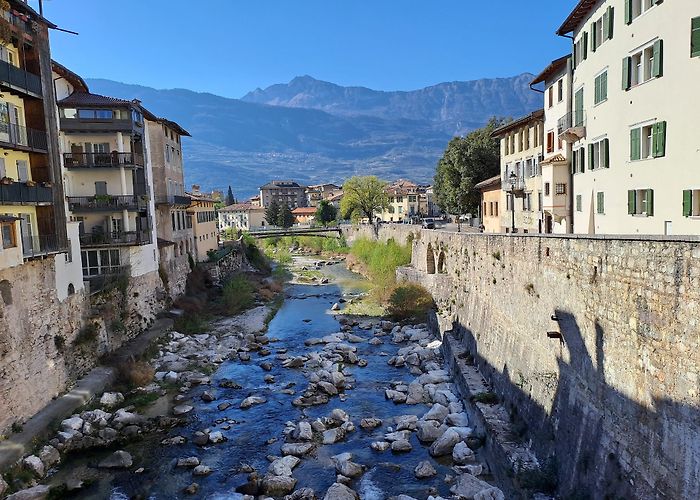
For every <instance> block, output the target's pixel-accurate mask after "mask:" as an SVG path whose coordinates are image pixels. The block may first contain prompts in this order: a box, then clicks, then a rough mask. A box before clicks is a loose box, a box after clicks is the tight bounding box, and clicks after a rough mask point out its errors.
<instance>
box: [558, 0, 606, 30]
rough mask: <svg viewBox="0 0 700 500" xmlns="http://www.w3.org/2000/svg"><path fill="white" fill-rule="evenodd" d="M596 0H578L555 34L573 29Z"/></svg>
mask: <svg viewBox="0 0 700 500" xmlns="http://www.w3.org/2000/svg"><path fill="white" fill-rule="evenodd" d="M597 3H598V0H579V2H578V5H576V7H574V10H573V11H572V12H571V14H569V17H567V18H566V21H564V23H563V24H562V25H561V26H560V27H559V29H558V30H557V35H559V36H561V35H566V34H567V33H571V32H572V31H574V30H575V29H576V28H577V27H578V26H579V24H581V22H583V21H584V20H585V19H586V17H588V14H589V13H590V12H591V10H593V7H595V6H596V4H597Z"/></svg>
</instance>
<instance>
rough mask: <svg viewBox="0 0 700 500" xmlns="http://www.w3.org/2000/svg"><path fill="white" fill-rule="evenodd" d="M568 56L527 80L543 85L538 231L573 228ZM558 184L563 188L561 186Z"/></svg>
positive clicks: (569, 70) (556, 230) (571, 129)
mask: <svg viewBox="0 0 700 500" xmlns="http://www.w3.org/2000/svg"><path fill="white" fill-rule="evenodd" d="M570 65H571V57H570V56H569V55H566V56H564V57H560V58H559V59H556V60H554V61H552V62H551V63H550V64H549V65H548V66H547V67H546V68H545V69H544V70H543V71H542V72H541V73H540V74H539V75H538V76H537V77H536V78H535V79H534V80H533V81H532V82H531V83H530V87H531V88H532V87H533V86H534V85H539V84H544V137H545V139H544V144H543V148H544V160H542V162H540V167H541V172H542V186H541V188H542V189H541V191H542V232H543V233H556V234H564V233H571V232H572V230H573V213H572V199H573V191H574V190H573V189H572V187H573V179H572V174H571V168H570V165H571V162H570V158H571V138H572V137H573V138H574V139H576V136H575V133H576V130H577V129H576V128H575V127H573V125H575V123H574V122H575V121H576V120H575V117H574V116H573V112H572V109H571V100H572V97H571V96H572V94H571V66H570ZM562 186H564V188H563V189H562Z"/></svg>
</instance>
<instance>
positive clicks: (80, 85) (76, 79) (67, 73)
mask: <svg viewBox="0 0 700 500" xmlns="http://www.w3.org/2000/svg"><path fill="white" fill-rule="evenodd" d="M51 68H52V69H53V70H54V71H55V72H56V73H57V74H59V75H61V76H62V77H63V78H65V79H66V80H68V83H70V84H71V85H72V86H73V90H75V91H76V92H90V89H89V88H88V85H87V83H85V80H83V78H82V77H81V76H80V75H78V74H77V73H74V72H72V71H71V70H69V69H68V68H66V67H65V66H64V65H63V64H61V63H58V62H56V61H53V60H52V61H51Z"/></svg>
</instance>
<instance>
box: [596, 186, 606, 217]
mask: <svg viewBox="0 0 700 500" xmlns="http://www.w3.org/2000/svg"><path fill="white" fill-rule="evenodd" d="M597 201H598V202H597V204H596V205H597V212H598V213H599V214H604V213H605V193H603V192H602V191H601V192H599V193H598V200H597Z"/></svg>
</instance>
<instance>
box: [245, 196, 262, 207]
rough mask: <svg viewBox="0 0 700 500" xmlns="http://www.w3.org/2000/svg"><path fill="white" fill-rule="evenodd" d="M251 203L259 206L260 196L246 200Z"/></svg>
mask: <svg viewBox="0 0 700 500" xmlns="http://www.w3.org/2000/svg"><path fill="white" fill-rule="evenodd" d="M248 201H249V202H250V204H251V205H253V206H256V207H261V206H262V205H261V204H260V196H253V197H252V198H251V199H250V200H248Z"/></svg>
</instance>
